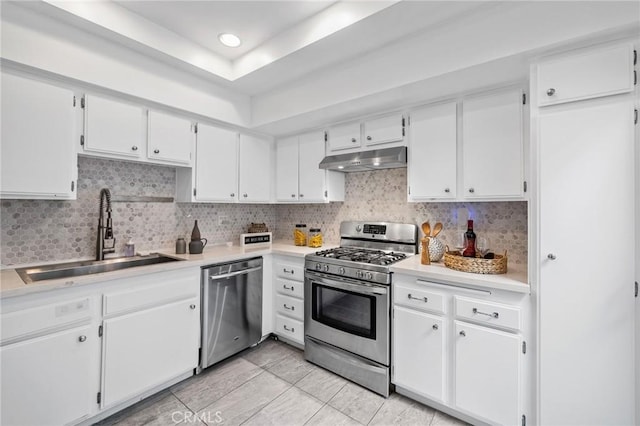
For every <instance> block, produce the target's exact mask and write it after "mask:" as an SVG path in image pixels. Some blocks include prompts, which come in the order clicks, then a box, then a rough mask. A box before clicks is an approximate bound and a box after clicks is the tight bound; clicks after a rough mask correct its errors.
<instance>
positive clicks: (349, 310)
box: [304, 271, 390, 366]
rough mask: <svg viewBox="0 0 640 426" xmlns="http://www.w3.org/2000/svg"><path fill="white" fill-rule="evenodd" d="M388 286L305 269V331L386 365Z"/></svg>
mask: <svg viewBox="0 0 640 426" xmlns="http://www.w3.org/2000/svg"><path fill="white" fill-rule="evenodd" d="M389 291H390V288H389V287H388V286H380V285H374V284H369V283H363V282H359V281H356V280H351V279H347V278H342V277H332V276H330V275H326V274H319V273H316V272H312V271H305V280H304V300H305V302H304V303H305V309H304V329H305V334H306V335H308V336H310V337H313V338H315V339H317V340H320V341H322V342H324V343H328V344H330V345H333V346H336V347H338V348H341V349H344V350H346V351H349V352H352V353H354V354H357V355H360V356H362V357H364V358H368V359H370V360H372V361H376V362H379V363H380V364H383V365H387V366H388V365H389V322H390V321H389V309H390V297H389Z"/></svg>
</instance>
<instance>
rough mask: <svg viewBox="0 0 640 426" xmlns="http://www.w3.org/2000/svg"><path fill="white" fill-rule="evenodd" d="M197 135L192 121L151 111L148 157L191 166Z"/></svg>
mask: <svg viewBox="0 0 640 426" xmlns="http://www.w3.org/2000/svg"><path fill="white" fill-rule="evenodd" d="M194 136H195V133H194V132H193V126H192V125H191V121H189V120H185V119H184V118H179V117H175V116H173V115H169V114H164V113H161V112H157V111H149V123H148V136H147V157H149V159H152V160H159V161H163V162H164V161H166V162H169V163H175V164H179V165H184V166H188V165H190V164H191V147H192V145H193V140H194Z"/></svg>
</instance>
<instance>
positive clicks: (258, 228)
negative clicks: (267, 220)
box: [249, 222, 269, 234]
mask: <svg viewBox="0 0 640 426" xmlns="http://www.w3.org/2000/svg"><path fill="white" fill-rule="evenodd" d="M257 232H269V228H267V225H266V224H264V223H253V222H251V225H249V233H250V234H255V233H257Z"/></svg>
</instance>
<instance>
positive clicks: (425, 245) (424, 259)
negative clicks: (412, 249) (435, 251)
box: [420, 237, 431, 265]
mask: <svg viewBox="0 0 640 426" xmlns="http://www.w3.org/2000/svg"><path fill="white" fill-rule="evenodd" d="M429 238H430V237H424V238H422V256H421V257H420V263H422V264H423V265H431V256H430V255H429Z"/></svg>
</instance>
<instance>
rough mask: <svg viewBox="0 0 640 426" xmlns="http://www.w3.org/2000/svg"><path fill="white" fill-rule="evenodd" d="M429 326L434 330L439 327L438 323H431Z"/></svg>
mask: <svg viewBox="0 0 640 426" xmlns="http://www.w3.org/2000/svg"><path fill="white" fill-rule="evenodd" d="M431 328H433V329H434V330H437V329H438V328H440V327H438V324H433V325H432V326H431Z"/></svg>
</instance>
